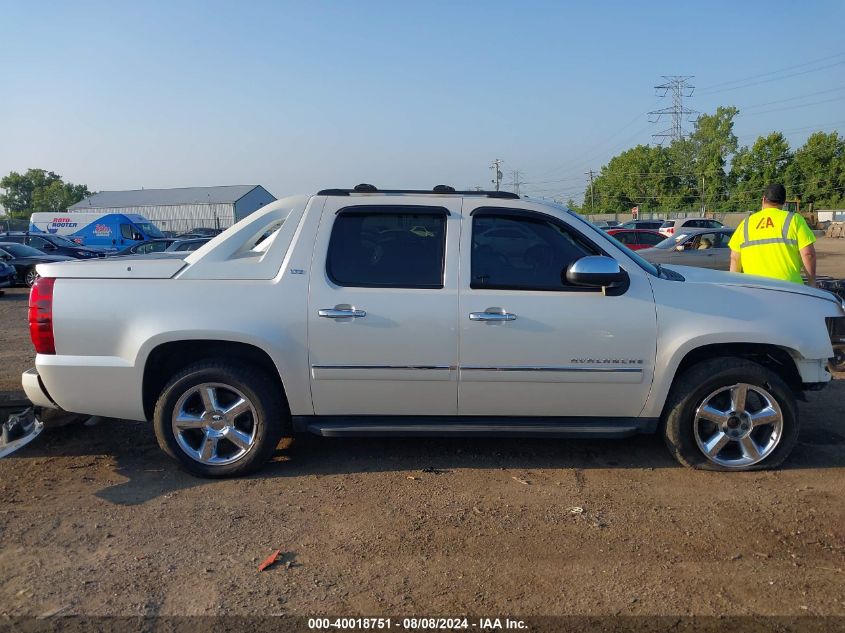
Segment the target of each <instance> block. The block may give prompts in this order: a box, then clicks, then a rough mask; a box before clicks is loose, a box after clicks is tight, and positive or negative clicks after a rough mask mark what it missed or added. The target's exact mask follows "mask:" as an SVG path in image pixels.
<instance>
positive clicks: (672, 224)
mask: <svg viewBox="0 0 845 633" xmlns="http://www.w3.org/2000/svg"><path fill="white" fill-rule="evenodd" d="M724 226H725V225H724V224H722V223H721V222H719V220H712V219H710V218H679V219H677V220H666V221H665V222H664V223H663V224H662V226H661V227H660V232H661V233H662V234H663V235H665V236H666V237H672V236H673V235H675V234H676V233H681V232H684V231H690V230H693V229H721V228H724Z"/></svg>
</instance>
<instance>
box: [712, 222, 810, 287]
mask: <svg viewBox="0 0 845 633" xmlns="http://www.w3.org/2000/svg"><path fill="white" fill-rule="evenodd" d="M815 241H816V236H815V235H813V232H812V231H811V230H810V227H809V226H807V222H806V221H805V220H804V218H803V217H801V216H800V215H796V214H795V213H792V212H786V211H784V210H782V209H775V208H769V209H762V210H760V211H758V212H757V213H754V214H752V215H750V216H749V217H747V218H746V219H745V220H743V221H742V222H740V225H739V227H737V230H736V231H734V234H733V236H732V237H731V241H730V242H729V243H728V246H729V247H730V248H731V250H732V251H734V252H737V253H739V254H740V257H741V262H742V271H743V272H745V273H748V274H749V275H760V276H761V277H771V278H774V279H783V280H784V281H791V282H794V283H798V284H800V283H803V280H802V279H801V253H800V250H801V249H802V248H804V247H805V246H809V245H810V244H812V243H814V242H815Z"/></svg>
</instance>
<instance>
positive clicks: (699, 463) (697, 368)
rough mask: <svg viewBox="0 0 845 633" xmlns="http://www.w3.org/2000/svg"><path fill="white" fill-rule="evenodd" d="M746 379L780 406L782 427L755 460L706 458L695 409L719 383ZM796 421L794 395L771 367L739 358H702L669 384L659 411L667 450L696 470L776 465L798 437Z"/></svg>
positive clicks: (723, 469) (749, 468)
mask: <svg viewBox="0 0 845 633" xmlns="http://www.w3.org/2000/svg"><path fill="white" fill-rule="evenodd" d="M737 383H747V384H750V385H754V386H758V387H762V388H763V389H765V390H766V391H767V392H768V393H769V394H770V395H771V396H773V397H774V399H775V400H776V401H777V404H778V405H779V406H780V409H781V413H782V418H783V429H782V433H781V437H780V440H779V442H778V443H777V445H776V446H775V448H774V449H773V450H772V452H771V453H770V454H769V455H767V456H766V457H765V458H764V459H762V460H761V461H759V462H758V463H756V464H752V465H748V466H731V467H726V466H723V465H721V464H717V463H715V462H713V461H711V460H710V459H708V458H707V457H706V456H705V454H704V452H703V451H702V450H701V449H700V448H699V446H698V444H697V442H696V439H695V432H694V428H693V425H694V424H695V412H696V410H697V409H698V407H699V405H700V404H701V403H702V402H703V401H704V400H705V399H706V398H707V397H708V395H709V394H712V393H713V392H715V391H717V390H718V389H720V388H722V387H727V386H729V385H734V384H737ZM798 431H799V421H798V407H797V405H796V402H795V396H794V395H793V393H792V390H791V389H790V388H789V387H788V386H787V385H786V383H785V382H784V381H783V380H782V379H781V377H780V376H778V375H777V374H776V373H774V372H773V371H771V370H769V369H767V368H765V367H763V366H762V365H759V364H757V363H754V362H752V361H749V360H745V359H742V358H733V357H722V358H714V359H711V360H707V361H703V362H701V363H698V364H697V365H694V366H693V367H691V368H690V369H688V370H687V371H685V372H684V374H683V375H682V376H680V377H679V378H678V380H677V381H676V383H675V384H674V385H673V387H672V390H671V392H670V394H669V398H668V399H667V401H666V407H665V408H664V415H663V437H664V439H665V441H666V446H668V447H669V452H670V453H672V456H673V457H674V458H675V459H676V460H678V461H679V462H680V463H681V464H683V465H684V466H688V467H690V468H697V469H700V470H715V471H747V470H767V469H771V468H777V467H778V466H780V465H781V464H782V463H783V461H784V460H785V459H786V458H787V457H788V456H789V454H790V453H791V452H792V449H793V448H794V447H795V444H796V442H797V441H798Z"/></svg>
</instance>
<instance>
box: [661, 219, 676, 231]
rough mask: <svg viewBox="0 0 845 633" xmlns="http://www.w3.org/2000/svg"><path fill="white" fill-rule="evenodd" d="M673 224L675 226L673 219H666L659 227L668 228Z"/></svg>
mask: <svg viewBox="0 0 845 633" xmlns="http://www.w3.org/2000/svg"><path fill="white" fill-rule="evenodd" d="M673 226H675V220H666V221H665V222H664V223H663V226H661V227H660V228H661V229H669V228H672V227H673Z"/></svg>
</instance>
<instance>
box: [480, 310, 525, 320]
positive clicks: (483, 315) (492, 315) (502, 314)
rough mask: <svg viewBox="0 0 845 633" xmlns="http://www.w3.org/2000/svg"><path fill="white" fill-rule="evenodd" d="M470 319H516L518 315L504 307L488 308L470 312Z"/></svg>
mask: <svg viewBox="0 0 845 633" xmlns="http://www.w3.org/2000/svg"><path fill="white" fill-rule="evenodd" d="M469 320H470V321H515V320H516V315H515V314H511V313H510V312H506V311H505V309H504V308H487V309H486V310H485V311H484V312H470V313H469Z"/></svg>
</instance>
